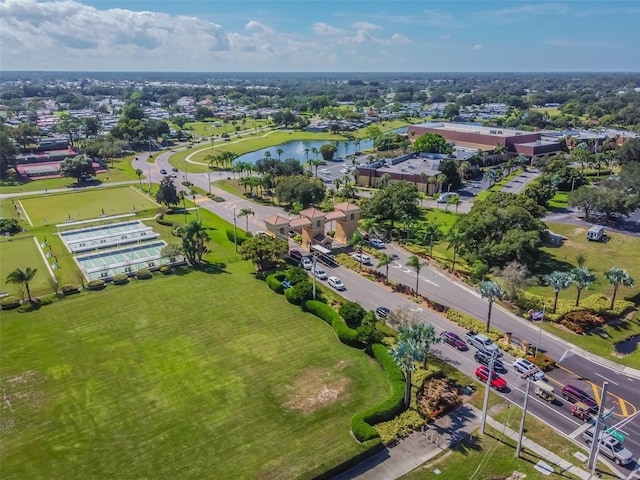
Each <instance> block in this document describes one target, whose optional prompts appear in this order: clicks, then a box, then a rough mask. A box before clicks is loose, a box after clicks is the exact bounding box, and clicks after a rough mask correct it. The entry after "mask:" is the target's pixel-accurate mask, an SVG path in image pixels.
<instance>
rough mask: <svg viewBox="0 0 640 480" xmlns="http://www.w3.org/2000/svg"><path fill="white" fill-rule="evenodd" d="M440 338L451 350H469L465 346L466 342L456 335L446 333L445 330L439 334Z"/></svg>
mask: <svg viewBox="0 0 640 480" xmlns="http://www.w3.org/2000/svg"><path fill="white" fill-rule="evenodd" d="M440 336H441V337H442V341H443V342H444V343H448V344H449V345H451V346H452V347H453V348H455V349H457V350H461V351H466V350H469V347H468V346H467V342H465V341H464V340H463V339H462V338H460V337H459V336H458V335H456V334H455V333H453V332H447V331H446V330H445V331H444V332H442V333H441V334H440Z"/></svg>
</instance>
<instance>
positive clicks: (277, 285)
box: [265, 273, 285, 294]
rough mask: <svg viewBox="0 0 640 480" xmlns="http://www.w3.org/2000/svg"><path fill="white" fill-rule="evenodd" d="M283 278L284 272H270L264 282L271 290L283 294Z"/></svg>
mask: <svg viewBox="0 0 640 480" xmlns="http://www.w3.org/2000/svg"><path fill="white" fill-rule="evenodd" d="M284 279H285V275H284V273H272V274H271V275H267V278H266V280H265V281H266V282H267V285H268V286H269V288H270V289H271V290H273V291H274V292H276V293H280V294H283V293H284V287H283V286H282V281H283V280H284Z"/></svg>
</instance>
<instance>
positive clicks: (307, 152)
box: [304, 148, 309, 162]
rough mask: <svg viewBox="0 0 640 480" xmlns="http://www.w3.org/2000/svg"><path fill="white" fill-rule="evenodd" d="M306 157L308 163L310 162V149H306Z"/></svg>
mask: <svg viewBox="0 0 640 480" xmlns="http://www.w3.org/2000/svg"><path fill="white" fill-rule="evenodd" d="M304 155H305V157H306V160H307V162H309V149H308V148H305V149H304Z"/></svg>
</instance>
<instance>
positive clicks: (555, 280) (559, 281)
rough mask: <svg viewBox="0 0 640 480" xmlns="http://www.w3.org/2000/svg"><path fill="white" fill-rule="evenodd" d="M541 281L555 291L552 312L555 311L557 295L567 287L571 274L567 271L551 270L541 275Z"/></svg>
mask: <svg viewBox="0 0 640 480" xmlns="http://www.w3.org/2000/svg"><path fill="white" fill-rule="evenodd" d="M542 281H543V282H544V284H545V285H546V286H547V287H551V288H553V291H554V292H555V297H554V299H553V313H556V308H557V306H558V295H559V294H560V290H564V289H565V288H569V285H571V283H572V282H573V280H572V279H571V275H569V274H568V273H567V272H558V271H556V272H551V273H549V274H547V275H545V276H544V277H542Z"/></svg>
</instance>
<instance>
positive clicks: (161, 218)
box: [156, 215, 173, 227]
mask: <svg viewBox="0 0 640 480" xmlns="http://www.w3.org/2000/svg"><path fill="white" fill-rule="evenodd" d="M156 222H158V223H159V224H160V225H164V226H166V227H173V222H172V221H171V220H165V218H164V216H163V215H161V216H159V217H156Z"/></svg>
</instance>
